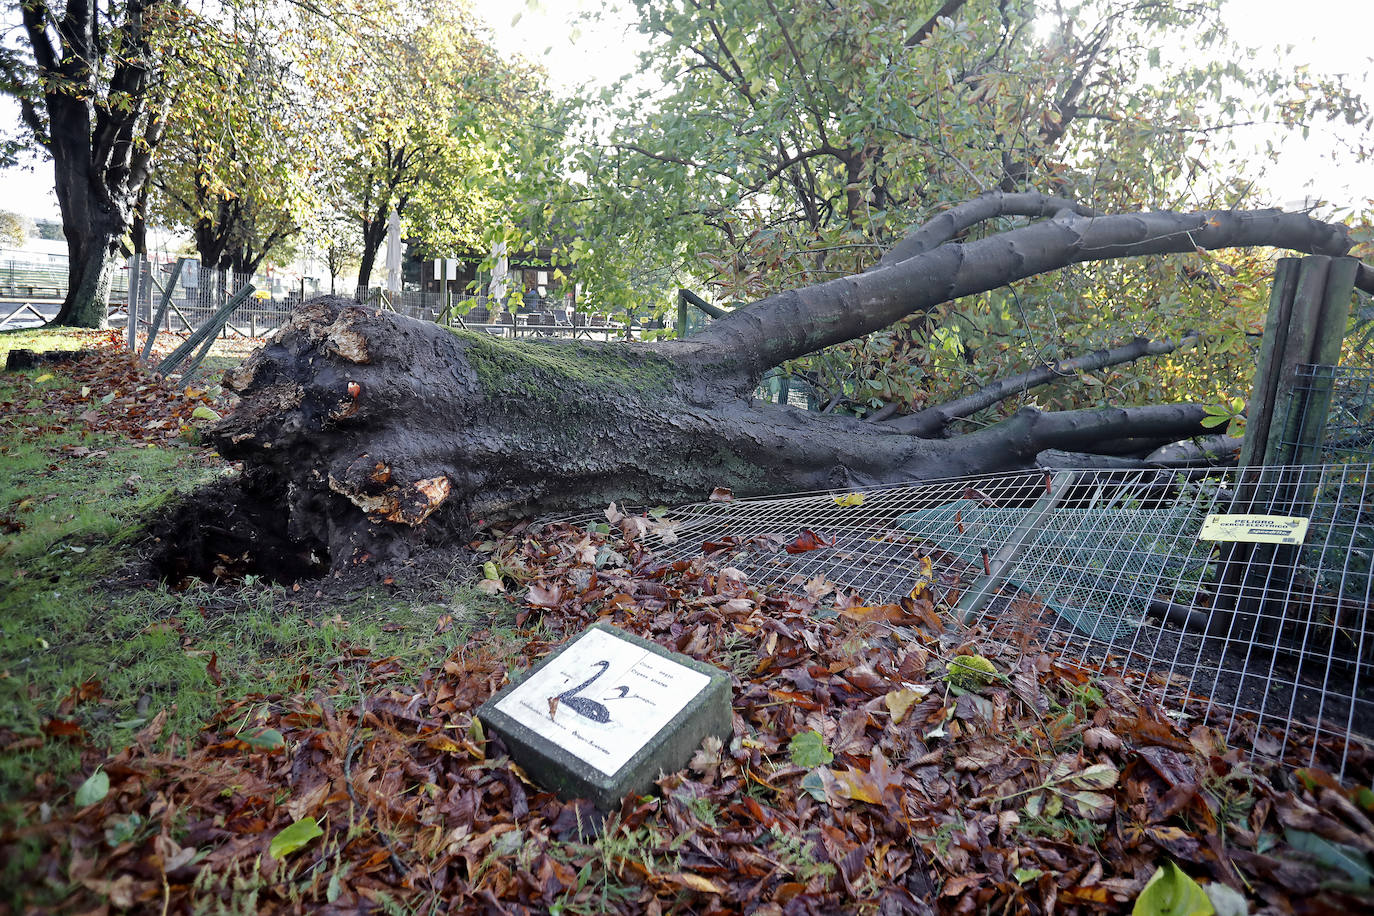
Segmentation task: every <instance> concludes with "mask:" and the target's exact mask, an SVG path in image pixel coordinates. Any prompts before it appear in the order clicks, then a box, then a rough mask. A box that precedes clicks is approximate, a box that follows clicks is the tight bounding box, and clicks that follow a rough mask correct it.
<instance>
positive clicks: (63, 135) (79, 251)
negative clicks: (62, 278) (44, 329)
mask: <svg viewBox="0 0 1374 916" xmlns="http://www.w3.org/2000/svg"><path fill="white" fill-rule="evenodd" d="M160 2H162V0H130V2H129V3H128V5H127V8H126V9H125V16H124V17H123V21H122V22H120V23H119V24H117V25H114V26H111V27H109V28H108V29H106V28H103V27H102V18H101V14H100V13H99V12H98V11H97V10H96V9H94V8H93V7H92V6H91V5H90V4H88V3H67V4H63V9H62V12H61V15H60V17H59V15H58V14H57V12H56V11H55V10H54V9H53V8H51V7H50V6H49V4H48V3H46V2H43V0H32V2H27V3H23V4H20V8H21V13H22V20H23V27H24V32H25V34H26V36H27V38H28V41H29V45H30V48H31V49H32V51H33V55H34V63H35V64H36V65H37V67H38V72H39V75H40V78H41V82H42V84H43V104H44V109H45V111H46V124H45V123H43V120H44V119H43V117H42V116H41V115H40V113H39V110H38V108H37V106H36V104H35V103H34V100H33V99H24V98H21V100H20V109H21V115H22V116H23V118H24V121H25V122H26V124H27V125H28V126H29V128H30V129H31V130H33V132H34V134H35V136H36V137H37V138H38V139H39V142H40V143H41V144H42V145H43V146H44V147H46V148H47V150H48V152H49V153H51V154H52V158H53V172H54V177H55V179H56V181H55V186H54V190H55V191H56V193H57V203H58V206H59V207H60V208H61V210H62V229H63V232H65V233H66V236H67V252H68V257H69V268H68V270H69V277H68V283H67V297H66V299H65V300H64V301H63V303H62V308H61V309H59V310H58V313H57V316H56V317H55V318H54V319H53V320H52V322H51V324H53V325H65V326H75V327H88V328H98V327H103V326H104V325H105V318H106V308H107V306H108V301H109V289H110V283H111V280H112V279H113V272H114V269H115V266H116V263H117V258H118V252H119V247H120V243H121V239H122V238H123V236H124V234H125V233H126V232H127V231H128V229H129V226H130V222H131V219H132V216H133V207H134V203H135V202H136V200H137V199H138V195H139V192H140V191H141V190H142V188H143V185H144V183H145V182H146V181H147V179H148V166H149V158H150V156H151V154H152V151H153V149H154V148H155V147H156V146H157V144H158V142H159V140H160V139H161V136H162V111H161V110H160V109H158V110H153V109H152V108H150V106H149V99H148V91H149V87H150V83H151V80H152V72H151V70H150V66H151V61H152V60H153V55H152V52H151V49H150V47H149V44H148V34H147V29H146V26H147V17H149V16H150V15H151V14H152V12H153V11H154V10H155V8H156V7H157V5H158V4H159V3H160ZM54 37H55V38H56V39H57V44H56V45H54V43H53V39H54ZM111 48H116V49H118V52H117V53H114V54H111V53H109V52H110V49H111Z"/></svg>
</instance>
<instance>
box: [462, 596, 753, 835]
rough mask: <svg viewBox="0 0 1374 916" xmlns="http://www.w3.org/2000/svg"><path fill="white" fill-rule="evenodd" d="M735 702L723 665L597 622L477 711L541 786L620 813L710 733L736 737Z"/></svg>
mask: <svg viewBox="0 0 1374 916" xmlns="http://www.w3.org/2000/svg"><path fill="white" fill-rule="evenodd" d="M730 703H731V691H730V677H729V675H727V674H726V673H725V672H723V671H721V670H720V669H718V668H713V667H711V666H710V665H706V664H702V663H701V662H699V661H696V660H695V659H692V658H688V657H687V656H685V655H680V654H678V653H677V652H670V651H669V650H667V649H665V648H663V647H662V646H660V645H658V644H657V643H654V642H651V641H649V640H647V639H642V638H640V637H638V636H635V635H633V634H630V633H626V632H625V631H624V630H621V629H618V628H617V627H613V626H610V625H609V624H604V623H598V624H595V625H593V626H592V627H589V628H588V629H586V630H584V631H583V632H582V633H581V635H579V636H578V637H577V638H576V639H574V640H572V641H571V642H569V643H568V644H567V645H565V646H564V647H563V648H562V649H559V650H558V651H557V652H554V653H552V654H551V655H550V656H549V657H548V658H546V659H544V660H543V661H542V662H540V663H539V664H538V665H537V666H535V668H534V669H533V670H531V671H530V672H529V673H528V674H527V675H525V676H524V677H523V678H521V679H520V680H519V681H518V682H516V683H513V684H511V685H510V686H508V687H506V688H505V689H503V690H502V691H501V692H499V693H498V694H496V696H494V697H492V698H491V699H490V700H488V701H487V702H486V703H483V704H482V706H481V708H480V709H478V710H477V715H478V717H479V718H480V719H481V720H482V722H483V724H484V725H485V726H486V728H487V730H488V731H491V732H494V733H495V734H498V735H500V736H501V739H502V740H503V741H505V743H506V747H507V748H509V750H510V755H511V759H512V760H514V761H515V762H516V763H518V764H519V765H520V766H521V767H523V768H524V770H525V772H526V773H528V774H529V776H530V778H531V779H533V780H534V781H535V782H536V783H538V784H539V785H540V786H542V787H544V788H545V789H548V790H549V791H552V792H554V793H556V794H557V795H558V796H559V797H561V798H586V799H590V800H591V802H592V803H593V804H594V805H596V807H597V808H599V809H600V810H602V811H612V810H614V809H615V808H617V807H618V806H619V805H620V802H621V800H622V799H624V797H625V796H626V795H629V794H631V793H634V794H636V795H643V794H645V793H647V792H648V791H650V790H651V789H652V788H653V784H654V781H655V780H656V779H658V777H659V776H660V774H663V773H671V772H674V771H676V770H679V769H681V768H682V767H683V766H685V765H686V764H687V762H688V761H689V760H690V759H691V757H692V754H693V753H695V752H696V750H697V748H698V747H699V746H700V745H701V742H702V739H704V738H705V737H706V736H707V735H716V736H717V737H719V738H721V740H723V741H725V742H727V743H728V742H729V740H730V736H731V732H732V726H731V714H730Z"/></svg>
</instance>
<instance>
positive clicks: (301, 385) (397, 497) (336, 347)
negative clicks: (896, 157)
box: [211, 194, 1374, 572]
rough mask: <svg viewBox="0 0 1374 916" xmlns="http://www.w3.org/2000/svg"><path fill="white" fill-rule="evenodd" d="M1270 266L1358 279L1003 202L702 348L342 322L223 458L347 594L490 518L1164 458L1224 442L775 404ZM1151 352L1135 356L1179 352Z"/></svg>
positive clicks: (1251, 229) (1113, 425) (1213, 238)
mask: <svg viewBox="0 0 1374 916" xmlns="http://www.w3.org/2000/svg"><path fill="white" fill-rule="evenodd" d="M1025 216H1029V217H1033V218H1039V219H1040V221H1039V222H1035V223H1032V224H1031V225H1028V226H1023V227H1021V228H1017V229H1012V230H1008V231H1005V232H1001V233H996V234H993V235H991V236H989V237H987V238H983V239H980V240H977V241H960V239H962V238H964V236H965V234H966V233H967V231H968V230H969V229H970V228H971V227H972V226H974V225H976V224H978V223H980V222H982V221H985V220H989V219H994V218H1006V217H1025ZM1253 245H1275V246H1282V247H1288V248H1293V249H1297V250H1302V251H1309V252H1317V253H1321V254H1325V255H1341V254H1344V253H1345V251H1347V250H1348V249H1349V247H1350V242H1349V239H1348V237H1347V235H1346V232H1345V229H1344V227H1342V226H1337V225H1331V224H1327V223H1322V222H1319V221H1316V220H1313V219H1311V218H1309V217H1307V216H1305V215H1303V214H1290V213H1281V212H1279V211H1259V212H1254V213H1242V212H1235V211H1210V212H1205V213H1193V214H1174V213H1136V214H1121V215H1112V216H1099V215H1094V214H1091V213H1088V212H1086V211H1084V210H1083V209H1082V208H1081V207H1077V206H1076V205H1073V206H1071V205H1068V204H1066V203H1065V202H1063V201H1056V200H1055V199H1053V198H1045V197H1043V196H1042V195H1036V194H1002V195H989V196H987V197H984V198H980V199H978V200H976V201H972V202H970V203H968V204H964V205H961V206H959V207H955V208H953V209H951V210H950V211H947V212H946V213H945V214H942V215H941V216H940V217H938V218H937V219H936V220H933V221H932V222H931V223H929V224H927V225H926V226H923V227H919V228H918V229H917V231H915V232H913V233H912V234H911V235H910V236H908V239H907V241H905V242H904V243H903V244H902V245H899V246H898V247H897V248H896V249H894V254H893V255H891V256H890V257H889V258H885V259H884V260H883V262H880V263H879V264H878V265H877V266H876V267H875V269H873V270H871V271H868V272H866V273H864V274H860V275H857V276H854V277H845V278H841V279H838V280H832V281H830V282H828V283H824V284H820V285H818V286H814V287H808V288H806V289H802V290H794V291H791V292H787V293H782V294H780V295H777V296H774V297H771V298H769V299H765V300H763V301H761V302H757V303H755V304H753V305H751V306H748V307H746V308H742V309H737V310H735V311H734V312H732V313H730V314H729V315H728V316H726V317H725V318H723V319H721V320H718V321H716V322H715V323H714V324H712V325H711V326H710V327H708V328H707V329H706V330H705V331H703V332H701V333H699V334H697V335H696V336H694V337H692V338H690V339H687V340H678V341H668V342H663V343H628V342H625V343H620V342H593V341H567V340H525V341H508V340H504V339H500V338H493V337H490V336H488V335H486V334H483V333H474V332H467V331H453V330H450V329H448V328H444V327H440V326H438V325H435V324H432V323H429V322H421V321H415V320H411V319H407V318H403V317H400V316H397V315H395V314H394V313H390V312H377V311H372V310H369V309H366V308H362V307H359V306H357V305H354V304H353V303H351V302H348V301H346V300H342V299H333V298H321V299H316V300H314V301H312V302H310V303H307V304H306V305H305V306H303V307H302V308H301V309H299V310H298V311H297V312H296V313H295V314H294V315H293V316H292V318H291V319H290V321H289V322H288V323H287V324H286V325H285V326H284V327H283V328H282V329H281V330H280V331H279V332H278V333H277V334H276V335H275V336H274V338H273V339H272V340H271V341H270V342H269V343H268V345H267V346H265V347H264V348H263V349H262V350H260V351H259V352H258V353H257V354H255V355H254V356H253V357H252V358H251V359H250V360H249V361H248V362H247V363H246V364H245V365H244V366H242V367H240V368H239V369H236V370H234V371H232V372H230V373H229V374H228V375H227V376H226V384H227V385H228V386H229V387H230V388H232V389H233V390H235V391H237V392H238V393H240V394H241V395H242V396H243V401H242V403H241V404H240V406H239V408H238V409H237V410H236V411H234V412H233V413H232V414H231V415H230V416H229V417H228V418H226V419H225V420H224V421H223V422H222V423H220V424H219V425H218V426H217V427H215V428H214V429H213V430H212V433H211V437H212V441H213V442H214V444H215V445H216V447H217V448H218V449H219V450H220V452H221V454H223V455H224V456H225V457H226V458H229V459H231V460H241V461H242V462H243V465H244V474H243V478H242V481H243V483H242V494H243V495H242V497H241V499H243V500H246V501H249V502H252V503H255V504H260V505H263V506H266V507H270V512H268V513H267V514H266V516H265V518H266V519H267V520H268V521H270V522H271V523H272V525H273V529H272V530H273V534H272V537H273V538H275V537H281V538H283V539H284V542H285V543H289V544H290V545H292V546H291V548H290V551H292V552H294V554H295V555H298V556H299V555H307V556H308V555H313V556H314V557H315V559H316V560H318V561H319V562H320V563H321V564H327V565H328V566H329V567H330V568H331V569H333V570H334V571H336V572H337V571H340V570H344V569H351V568H356V567H364V566H369V565H370V567H372V568H385V569H389V568H393V567H394V566H396V565H397V564H398V563H401V562H403V561H405V560H406V559H407V558H408V557H410V556H411V555H412V554H414V553H415V552H416V550H417V549H423V548H425V547H427V546H432V545H436V544H445V543H454V542H455V541H461V540H462V539H463V538H464V536H465V535H466V534H468V533H469V532H470V531H471V530H472V529H473V526H474V523H475V522H477V521H478V520H480V519H483V518H488V519H491V518H502V517H512V516H520V515H531V514H536V513H541V512H550V511H557V510H569V509H578V508H584V507H587V506H592V505H596V504H602V505H604V504H606V503H608V502H611V501H620V502H629V503H641V504H644V503H647V504H655V503H681V502H690V501H695V500H699V499H703V498H705V496H706V495H707V494H708V493H710V492H711V491H712V489H713V488H715V487H721V486H723V487H728V488H731V489H732V490H734V492H735V493H736V494H738V495H753V494H766V493H778V492H786V491H797V490H807V489H816V488H828V487H854V486H871V485H876V484H882V483H887V482H893V481H899V480H912V479H930V478H935V477H948V476H960V475H967V474H975V473H986V472H996V471H1003V470H1009V469H1013V468H1020V467H1025V466H1027V465H1028V464H1030V463H1031V462H1033V460H1034V458H1035V456H1036V454H1037V453H1039V452H1041V451H1043V450H1046V449H1062V450H1068V451H1075V452H1113V453H1119V452H1120V451H1121V448H1122V443H1123V442H1125V443H1126V448H1127V449H1128V450H1137V451H1140V452H1142V453H1143V452H1146V451H1149V450H1150V449H1152V448H1154V447H1156V446H1159V445H1162V444H1164V443H1168V442H1173V441H1177V440H1180V439H1185V438H1188V437H1191V436H1197V435H1200V434H1202V433H1203V432H1205V430H1204V428H1203V427H1202V425H1201V423H1202V420H1203V419H1204V417H1205V412H1204V410H1203V409H1202V408H1201V407H1199V406H1194V405H1157V406H1151V407H1138V408H1106V409H1100V410H1080V411H1067V412H1061V413H1041V412H1039V411H1036V410H1032V409H1023V410H1021V411H1020V412H1018V413H1016V414H1015V415H1013V416H1012V417H1010V418H1008V419H1007V420H1005V421H1003V422H1001V423H998V424H996V425H993V426H990V427H987V428H985V429H982V430H979V431H977V432H974V433H970V434H967V435H961V436H957V437H954V438H948V439H931V438H922V437H921V436H922V435H931V434H932V431H933V433H934V434H936V435H939V434H940V433H942V432H944V431H945V429H944V428H943V427H944V424H945V423H947V421H948V419H949V416H946V415H944V414H941V416H940V417H938V418H936V419H937V420H938V422H935V423H934V425H933V426H931V425H930V424H929V423H927V422H926V421H927V419H928V418H926V417H917V418H916V419H918V420H921V423H920V424H917V426H916V427H913V426H912V425H911V422H910V421H902V420H897V421H895V422H890V423H869V422H864V421H860V420H858V419H855V418H852V417H843V416H832V415H824V414H816V413H808V412H806V411H801V410H797V409H794V408H789V407H785V406H777V405H772V404H767V403H760V402H758V401H757V400H755V399H754V397H753V393H754V391H755V388H756V386H757V384H758V380H759V378H760V377H761V375H762V373H763V372H764V371H765V370H767V369H769V368H771V367H772V366H775V365H778V364H780V363H782V362H783V361H785V360H787V359H790V358H793V357H797V356H801V355H804V354H806V353H810V352H813V351H815V350H818V349H820V348H823V347H826V346H830V345H832V344H836V343H840V342H843V341H845V340H850V339H853V338H855V337H857V336H860V335H863V334H866V333H869V332H871V331H874V330H877V329H880V328H882V327H886V326H887V325H889V324H891V323H892V322H894V321H897V320H900V319H901V318H903V317H905V316H907V315H911V314H917V313H921V312H924V311H928V310H929V309H931V308H934V307H935V306H937V305H939V304H940V303H942V302H945V301H948V300H950V299H953V298H958V297H961V296H966V295H970V294H973V293H976V292H980V291H983V290H988V289H992V288H995V287H998V286H1002V285H1005V284H1007V283H1010V282H1012V281H1014V280H1016V279H1020V278H1024V277H1028V276H1032V275H1034V274H1038V273H1044V272H1046V271H1050V270H1055V269H1058V268H1061V267H1064V266H1067V265H1069V264H1073V263H1079V262H1083V261H1090V260H1103V259H1110V258H1120V257H1129V256H1135V255H1144V254H1162V253H1168V252H1177V251H1190V252H1191V251H1193V250H1194V249H1195V248H1208V249H1211V248H1226V247H1237V246H1253ZM1359 284H1360V285H1361V287H1363V288H1374V272H1371V271H1370V270H1368V269H1367V268H1364V267H1361V272H1360V280H1359ZM1152 347H1153V345H1140V346H1137V347H1135V348H1134V349H1132V348H1131V347H1127V348H1124V349H1123V350H1122V353H1123V354H1124V355H1129V354H1131V353H1133V352H1135V350H1137V349H1138V350H1139V351H1140V352H1139V354H1138V355H1146V354H1148V353H1151V352H1163V351H1161V350H1158V349H1152ZM1132 358H1134V357H1132ZM975 400H977V399H975ZM994 400H995V399H994ZM250 514H251V513H250ZM274 549H275V548H274ZM218 552H219V553H225V554H227V555H231V556H232V555H233V554H231V553H230V551H227V550H225V551H218ZM312 562H313V561H312Z"/></svg>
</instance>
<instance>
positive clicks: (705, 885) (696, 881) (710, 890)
mask: <svg viewBox="0 0 1374 916" xmlns="http://www.w3.org/2000/svg"><path fill="white" fill-rule="evenodd" d="M668 877H669V878H670V879H671V880H673V881H676V882H677V883H678V884H681V885H682V886H683V887H689V888H691V889H692V890H694V891H701V892H702V893H703V894H723V893H725V888H723V887H721V886H720V885H718V884H716V883H715V882H714V881H711V880H710V879H709V878H703V877H702V876H701V875H694V874H692V873H691V872H689V871H680V872H678V873H677V874H675V875H669V876H668Z"/></svg>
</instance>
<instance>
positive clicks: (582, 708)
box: [549, 659, 611, 722]
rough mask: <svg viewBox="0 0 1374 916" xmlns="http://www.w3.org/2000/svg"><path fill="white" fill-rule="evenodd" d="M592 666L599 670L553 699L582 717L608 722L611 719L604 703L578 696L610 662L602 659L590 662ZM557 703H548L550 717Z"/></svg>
mask: <svg viewBox="0 0 1374 916" xmlns="http://www.w3.org/2000/svg"><path fill="white" fill-rule="evenodd" d="M592 667H593V668H597V669H599V670H597V671H596V673H594V674H593V675H592V676H591V677H589V678H587V679H586V680H585V681H583V682H582V683H580V684H578V685H577V686H576V687H572V688H570V689H568V690H565V691H563V692H562V693H560V694H559V695H558V696H557V697H555V698H554V699H556V700H557V701H558V704H561V705H563V706H566V707H568V708H569V709H571V710H572V711H573V712H575V713H577V714H578V715H579V716H582V717H583V718H586V719H591V720H592V721H593V722H609V721H611V711H610V710H609V709H607V708H606V706H605V704H604V703H598V702H597V701H596V700H593V699H592V698H591V697H580V696H578V694H579V693H581V692H582V691H584V690H586V689H587V688H588V687H590V686H592V684H593V683H595V682H596V679H597V678H599V677H601V675H603V674H605V673H606V669H607V668H609V667H611V663H610V662H608V661H606V660H604V659H603V660H601V661H597V662H592ZM558 704H555V703H552V702H550V703H549V709H550V713H549V715H550V717H552V715H553V711H555V710H557V709H558Z"/></svg>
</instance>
